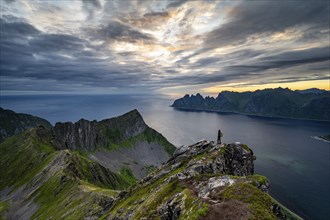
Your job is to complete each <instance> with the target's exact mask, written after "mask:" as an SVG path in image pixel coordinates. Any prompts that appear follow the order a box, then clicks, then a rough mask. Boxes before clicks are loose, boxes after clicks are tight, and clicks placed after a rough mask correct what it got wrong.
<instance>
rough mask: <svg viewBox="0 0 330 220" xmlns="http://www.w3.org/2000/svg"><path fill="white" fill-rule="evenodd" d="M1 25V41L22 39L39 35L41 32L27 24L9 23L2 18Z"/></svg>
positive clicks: (0, 19)
mask: <svg viewBox="0 0 330 220" xmlns="http://www.w3.org/2000/svg"><path fill="white" fill-rule="evenodd" d="M0 25H1V40H2V39H11V38H12V37H14V38H21V37H27V36H35V35H37V34H39V30H37V29H36V28H35V27H33V26H32V25H30V24H28V23H25V22H8V21H6V20H5V19H3V18H0Z"/></svg>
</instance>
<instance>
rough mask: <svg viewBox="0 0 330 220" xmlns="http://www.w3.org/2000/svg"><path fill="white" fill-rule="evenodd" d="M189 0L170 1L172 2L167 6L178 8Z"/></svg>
mask: <svg viewBox="0 0 330 220" xmlns="http://www.w3.org/2000/svg"><path fill="white" fill-rule="evenodd" d="M187 1H188V0H174V1H170V3H169V4H168V5H167V8H178V7H180V6H181V5H183V4H184V3H186V2H187Z"/></svg>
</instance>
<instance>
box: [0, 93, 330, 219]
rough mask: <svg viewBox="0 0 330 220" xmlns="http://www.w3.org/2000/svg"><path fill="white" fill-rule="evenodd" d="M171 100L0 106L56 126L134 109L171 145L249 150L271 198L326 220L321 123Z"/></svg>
mask: <svg viewBox="0 0 330 220" xmlns="http://www.w3.org/2000/svg"><path fill="white" fill-rule="evenodd" d="M172 102H173V100H170V99H166V98H160V97H154V96H132V95H131V96H129V95H125V96H122V95H80V96H73V95H72V96H71V95H70V96H69V95H57V96H54V95H44V96H1V97H0V106H1V107H3V108H7V109H12V110H14V111H17V112H23V113H29V114H33V115H37V116H40V117H42V118H45V119H47V120H49V121H50V122H51V123H53V124H55V122H57V121H61V122H65V121H77V120H79V119H80V118H85V119H90V120H92V119H97V120H100V119H104V118H109V117H113V116H118V115H120V114H123V113H125V112H127V111H130V110H132V109H135V108H136V109H138V110H139V111H140V113H141V114H142V116H143V117H144V119H145V121H146V123H147V124H148V125H149V126H151V127H153V128H155V129H156V130H157V131H159V132H161V133H162V134H163V135H164V136H165V137H166V138H167V139H168V140H169V141H171V142H172V143H173V144H174V145H176V146H180V145H183V144H192V143H194V142H196V141H198V140H200V139H207V140H215V139H216V134H217V130H218V129H219V128H220V129H221V130H222V131H223V133H224V142H226V143H230V142H236V141H239V142H242V143H246V144H247V145H249V146H250V147H251V148H252V149H253V151H254V153H255V155H256V156H257V160H256V161H255V172H256V173H259V174H262V175H265V176H267V177H268V178H269V179H270V181H271V188H270V193H271V195H273V196H274V197H275V198H276V199H277V200H278V201H280V202H281V203H283V204H284V205H286V206H287V207H288V208H290V209H291V210H293V211H295V212H296V213H297V214H299V215H301V216H302V217H304V218H306V219H330V211H329V205H330V199H329V198H330V195H329V194H330V192H329V186H330V185H329V182H330V181H329V179H330V175H329V167H330V166H329V165H330V163H329V161H330V153H329V150H330V145H329V143H326V142H323V141H320V140H316V139H313V138H311V136H319V135H325V134H330V125H329V123H326V122H314V121H303V120H290V119H278V118H266V117H251V116H245V115H238V114H228V113H226V114H220V113H209V112H188V111H179V110H175V109H173V108H171V107H169V105H171V104H172Z"/></svg>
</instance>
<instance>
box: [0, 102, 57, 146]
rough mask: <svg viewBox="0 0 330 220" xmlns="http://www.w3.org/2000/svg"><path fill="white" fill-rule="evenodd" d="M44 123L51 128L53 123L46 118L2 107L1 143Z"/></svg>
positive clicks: (0, 117) (0, 120)
mask: <svg viewBox="0 0 330 220" xmlns="http://www.w3.org/2000/svg"><path fill="white" fill-rule="evenodd" d="M38 125H42V126H44V127H45V128H51V127H52V125H51V124H50V123H49V122H48V121H47V120H45V119H42V118H39V117H36V116H33V115H28V114H22V113H16V112H14V111H11V110H7V109H3V108H1V107H0V143H1V142H2V141H4V140H5V139H7V138H8V137H10V136H12V135H15V134H18V133H20V132H22V131H25V130H26V129H29V128H32V127H35V126H38Z"/></svg>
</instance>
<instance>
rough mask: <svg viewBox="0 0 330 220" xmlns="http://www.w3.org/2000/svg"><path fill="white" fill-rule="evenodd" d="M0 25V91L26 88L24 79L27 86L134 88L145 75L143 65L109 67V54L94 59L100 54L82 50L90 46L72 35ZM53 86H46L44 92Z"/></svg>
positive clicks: (2, 21) (20, 23) (19, 23)
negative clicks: (72, 85)
mask: <svg viewBox="0 0 330 220" xmlns="http://www.w3.org/2000/svg"><path fill="white" fill-rule="evenodd" d="M1 24H2V27H5V29H1V36H2V38H1V45H0V46H1V64H0V65H1V76H3V77H6V78H5V79H6V80H3V81H2V82H1V83H2V89H13V87H14V85H15V84H16V89H18V90H21V89H23V88H28V86H22V85H20V83H22V82H23V83H24V81H26V80H29V82H30V83H31V82H32V81H31V80H34V82H35V84H38V82H43V81H50V80H55V81H56V82H57V83H62V84H63V85H64V84H67V85H70V84H75V83H79V84H80V85H88V86H92V85H93V86H94V87H104V88H106V87H111V86H112V87H114V86H120V85H122V84H123V83H128V84H130V85H134V83H136V82H138V81H139V80H140V78H141V77H142V78H143V77H147V76H148V74H144V73H143V71H144V70H145V67H144V66H143V65H140V66H139V67H134V69H133V67H131V68H130V67H129V66H128V67H126V68H125V69H121V68H120V67H118V66H116V65H114V66H111V65H110V66H109V64H111V63H112V57H111V54H109V53H108V58H105V59H104V58H102V59H97V56H99V55H100V54H99V53H100V52H96V51H93V50H92V51H85V50H84V48H86V47H88V48H93V47H92V46H91V45H89V42H87V41H85V40H82V39H80V38H78V37H76V36H73V35H68V34H46V33H43V32H40V31H38V30H37V29H36V28H34V27H33V26H32V25H31V24H27V23H23V22H11V23H8V22H6V21H4V20H1ZM21 33H24V34H21ZM10 39H11V40H10ZM13 39H16V40H13ZM106 66H108V68H106ZM9 79H11V80H12V82H9V81H10V80H9ZM15 79H17V80H15ZM19 79H25V80H23V81H22V80H19ZM18 87H19V88H18ZM55 87H56V86H51V85H50V86H49V87H47V89H49V90H52V89H54V88H55ZM56 88H58V87H56Z"/></svg>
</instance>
